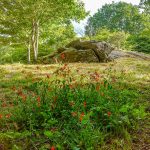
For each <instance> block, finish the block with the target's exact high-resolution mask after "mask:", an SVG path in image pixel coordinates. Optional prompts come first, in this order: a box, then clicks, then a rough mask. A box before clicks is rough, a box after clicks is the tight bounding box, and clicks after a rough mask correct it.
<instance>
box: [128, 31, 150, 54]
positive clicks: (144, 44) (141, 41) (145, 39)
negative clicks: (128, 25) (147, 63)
mask: <svg viewBox="0 0 150 150" xmlns="http://www.w3.org/2000/svg"><path fill="white" fill-rule="evenodd" d="M149 35H150V30H144V31H143V32H141V33H140V34H138V35H132V36H130V37H129V38H128V43H129V44H128V45H130V46H131V45H132V47H131V49H132V50H134V51H138V52H144V53H150V36H149Z"/></svg>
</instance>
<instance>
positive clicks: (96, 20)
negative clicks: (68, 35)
mask: <svg viewBox="0 0 150 150" xmlns="http://www.w3.org/2000/svg"><path fill="white" fill-rule="evenodd" d="M144 22H148V20H146V19H145V18H144V16H143V15H142V14H141V13H140V9H139V8H138V7H137V6H133V5H132V4H128V3H125V2H117V3H114V2H113V3H112V4H106V5H104V6H103V7H102V8H101V9H99V10H98V12H97V13H95V14H94V15H93V16H92V17H90V18H89V20H88V25H87V26H86V34H87V35H89V34H91V33H92V35H93V34H95V33H96V31H97V30H99V29H101V28H104V27H106V28H108V29H109V30H111V31H124V32H128V33H138V32H140V31H141V30H143V29H144V28H145V25H144ZM90 32H91V33H90Z"/></svg>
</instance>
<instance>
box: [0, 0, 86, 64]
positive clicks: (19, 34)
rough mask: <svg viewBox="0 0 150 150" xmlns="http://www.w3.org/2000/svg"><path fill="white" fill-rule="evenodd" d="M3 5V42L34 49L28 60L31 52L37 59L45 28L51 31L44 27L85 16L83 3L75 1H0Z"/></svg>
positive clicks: (0, 29) (0, 27) (0, 13)
mask: <svg viewBox="0 0 150 150" xmlns="http://www.w3.org/2000/svg"><path fill="white" fill-rule="evenodd" d="M0 5H1V10H0V17H1V20H0V39H1V45H6V44H8V45H14V44H20V45H21V46H22V47H26V49H29V51H31V52H30V53H29V54H28V61H29V62H30V54H32V55H31V56H32V57H33V58H34V59H35V61H36V60H37V56H38V47H39V46H38V45H39V43H40V44H42V42H41V41H40V39H39V38H40V37H41V36H43V35H42V34H45V33H43V32H42V31H45V30H46V29H47V30H48V28H45V27H48V26H51V25H52V24H57V25H62V26H63V25H67V24H68V22H69V23H70V20H76V21H79V20H81V19H83V18H84V17H85V16H86V12H85V9H84V4H83V3H82V2H80V1H75V0H70V1H66V0H59V1H56V0H47V1H45V0H21V1H20V0H16V1H13V2H12V1H11V0H8V1H5V0H1V2H0ZM42 40H43V39H42ZM29 47H30V48H29ZM26 52H28V51H26ZM33 54H34V55H33Z"/></svg>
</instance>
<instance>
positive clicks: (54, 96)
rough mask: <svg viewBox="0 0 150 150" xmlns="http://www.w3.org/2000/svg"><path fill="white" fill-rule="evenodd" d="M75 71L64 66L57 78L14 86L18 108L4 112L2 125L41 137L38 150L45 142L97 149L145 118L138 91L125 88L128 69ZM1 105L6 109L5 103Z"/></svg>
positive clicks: (122, 134) (48, 77)
mask: <svg viewBox="0 0 150 150" xmlns="http://www.w3.org/2000/svg"><path fill="white" fill-rule="evenodd" d="M74 73H76V74H77V73H78V70H70V68H69V67H68V66H67V64H65V65H63V66H61V67H60V68H59V69H58V70H57V71H56V73H55V75H56V76H55V79H54V78H51V77H50V76H49V75H47V78H46V79H44V80H42V81H38V82H37V81H36V82H34V83H33V84H32V85H30V86H29V87H26V89H22V88H16V87H13V91H15V93H16V96H15V97H14V100H13V102H12V103H11V106H13V108H14V109H12V107H11V108H10V110H9V111H8V109H7V110H6V111H3V113H0V125H1V126H6V125H7V128H9V129H11V130H12V129H15V130H18V131H20V132H22V131H24V130H28V131H30V133H32V138H31V139H32V143H33V141H34V142H36V141H38V143H39V139H40V142H41V143H40V144H38V145H39V146H38V148H39V149H40V147H42V146H43V145H44V144H42V143H49V145H50V147H51V146H53V145H55V147H57V149H97V147H98V146H100V145H101V144H103V141H104V139H107V138H109V134H110V133H111V134H112V135H114V136H115V135H118V134H119V135H120V136H123V137H124V136H125V135H124V133H125V131H126V132H127V131H128V130H130V129H134V128H135V126H136V122H137V120H139V119H142V117H143V116H144V115H143V114H144V111H143V113H142V114H141V112H142V111H141V110H143V109H144V108H143V107H138V106H136V104H135V102H134V100H135V99H137V97H138V94H137V93H136V92H133V91H131V90H127V89H123V87H122V86H123V85H122V84H121V80H123V79H124V72H122V73H121V74H120V78H116V77H115V76H114V75H115V72H114V75H113V76H111V74H112V73H113V71H112V70H111V69H110V70H108V74H107V76H105V78H104V77H103V78H102V76H101V75H100V74H99V73H98V72H96V71H95V72H94V73H89V76H86V75H84V74H82V75H81V76H78V77H75V76H74ZM79 81H80V82H79ZM9 105H10V104H9ZM0 106H1V109H0V110H4V108H3V106H4V103H1V105H0ZM9 123H10V124H9ZM12 123H14V126H13V125H12ZM28 136H29V134H28ZM33 139H34V140H33Z"/></svg>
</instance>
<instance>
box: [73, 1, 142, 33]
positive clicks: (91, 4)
mask: <svg viewBox="0 0 150 150" xmlns="http://www.w3.org/2000/svg"><path fill="white" fill-rule="evenodd" d="M82 1H83V2H84V3H85V9H86V11H90V15H93V14H94V13H96V12H97V10H98V9H99V8H101V7H102V6H103V5H105V4H109V3H112V1H114V2H119V1H123V2H127V3H132V4H133V5H138V4H139V3H140V0H82ZM86 22H87V18H86V19H85V20H83V21H81V22H80V23H76V22H73V25H74V27H75V32H77V33H78V34H83V32H84V26H85V25H86Z"/></svg>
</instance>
